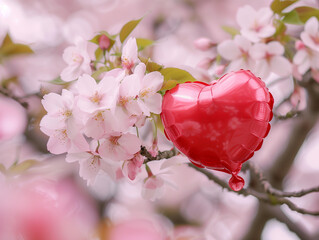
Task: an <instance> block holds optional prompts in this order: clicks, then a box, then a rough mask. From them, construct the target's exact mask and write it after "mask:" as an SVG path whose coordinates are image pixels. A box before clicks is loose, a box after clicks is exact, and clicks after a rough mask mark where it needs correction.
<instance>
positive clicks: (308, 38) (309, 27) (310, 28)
mask: <svg viewBox="0 0 319 240" xmlns="http://www.w3.org/2000/svg"><path fill="white" fill-rule="evenodd" d="M300 38H301V40H302V41H303V42H304V44H305V45H306V46H307V47H309V48H311V49H312V50H315V51H317V52H319V23H318V19H317V18H316V17H311V18H309V19H308V21H307V22H306V24H305V29H304V31H303V32H302V33H301V34H300Z"/></svg>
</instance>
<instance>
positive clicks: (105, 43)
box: [99, 34, 111, 50]
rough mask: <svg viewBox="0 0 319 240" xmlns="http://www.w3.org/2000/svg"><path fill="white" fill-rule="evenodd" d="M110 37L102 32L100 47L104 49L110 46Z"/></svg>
mask: <svg viewBox="0 0 319 240" xmlns="http://www.w3.org/2000/svg"><path fill="white" fill-rule="evenodd" d="M110 43H111V42H110V39H109V38H108V37H107V36H106V35H104V34H102V35H101V36H100V37H99V47H100V48H101V49H102V50H107V49H108V48H109V46H110Z"/></svg>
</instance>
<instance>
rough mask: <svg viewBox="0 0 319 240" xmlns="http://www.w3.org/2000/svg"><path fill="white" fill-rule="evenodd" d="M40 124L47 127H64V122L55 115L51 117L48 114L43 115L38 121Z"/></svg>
mask: <svg viewBox="0 0 319 240" xmlns="http://www.w3.org/2000/svg"><path fill="white" fill-rule="evenodd" d="M40 126H42V127H46V128H49V129H52V130H54V129H59V128H63V127H65V122H64V121H61V119H59V118H57V117H52V116H50V115H45V116H44V117H43V118H42V119H41V122H40Z"/></svg>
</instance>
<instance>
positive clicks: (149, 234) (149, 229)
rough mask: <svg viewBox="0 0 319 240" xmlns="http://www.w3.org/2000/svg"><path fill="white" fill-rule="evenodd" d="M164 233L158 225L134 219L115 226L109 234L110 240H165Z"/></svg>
mask: <svg viewBox="0 0 319 240" xmlns="http://www.w3.org/2000/svg"><path fill="white" fill-rule="evenodd" d="M165 235H166V234H165V232H163V231H162V230H161V229H160V228H159V226H158V224H156V225H155V223H153V222H152V221H149V220H143V219H132V220H128V221H125V222H122V223H119V224H117V225H115V226H114V227H113V228H112V230H111V231H110V234H109V240H124V239H125V240H163V239H165Z"/></svg>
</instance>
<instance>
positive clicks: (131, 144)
mask: <svg viewBox="0 0 319 240" xmlns="http://www.w3.org/2000/svg"><path fill="white" fill-rule="evenodd" d="M118 143H119V144H120V145H121V146H122V147H123V148H124V149H125V150H126V151H127V153H129V154H135V153H137V152H138V151H140V149H141V144H142V142H141V140H140V139H139V138H138V137H137V136H136V135H134V134H131V133H126V134H124V135H122V137H121V138H120V139H119V140H118Z"/></svg>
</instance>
